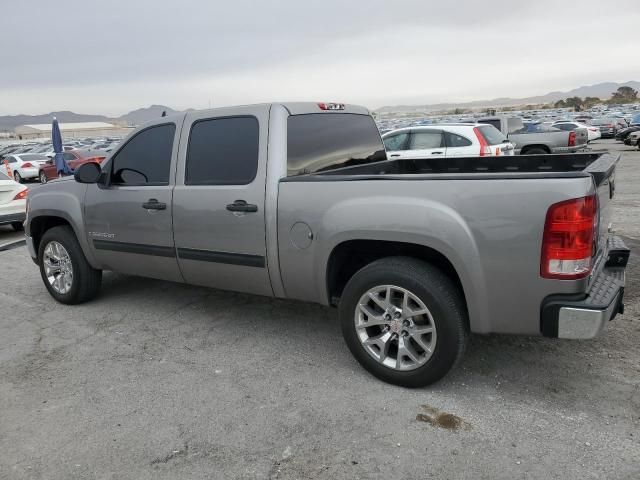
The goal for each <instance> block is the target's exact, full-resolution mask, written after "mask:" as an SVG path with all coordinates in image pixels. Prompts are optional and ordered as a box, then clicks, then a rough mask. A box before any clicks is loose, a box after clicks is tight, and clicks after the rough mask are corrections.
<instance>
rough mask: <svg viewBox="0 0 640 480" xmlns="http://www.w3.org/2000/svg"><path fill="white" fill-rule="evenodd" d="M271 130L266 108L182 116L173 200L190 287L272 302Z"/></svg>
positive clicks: (182, 263) (181, 260) (177, 238)
mask: <svg viewBox="0 0 640 480" xmlns="http://www.w3.org/2000/svg"><path fill="white" fill-rule="evenodd" d="M268 122H269V106H268V105H260V106H250V107H241V108H233V109H219V110H216V112H215V114H212V113H211V112H194V113H189V114H187V116H186V119H185V124H184V130H183V135H182V138H181V140H180V149H179V152H180V153H179V155H178V169H177V181H176V188H175V190H174V196H173V205H174V208H173V228H174V238H175V243H176V249H177V254H178V262H179V264H180V269H181V271H182V274H183V276H184V278H185V280H186V281H187V283H192V284H196V285H204V286H208V287H214V288H220V289H223V290H233V291H240V292H248V293H255V294H259V295H273V291H272V289H271V282H270V280H269V272H268V269H267V264H266V243H265V215H264V213H265V212H264V200H265V177H266V163H267V137H268V130H267V127H268Z"/></svg>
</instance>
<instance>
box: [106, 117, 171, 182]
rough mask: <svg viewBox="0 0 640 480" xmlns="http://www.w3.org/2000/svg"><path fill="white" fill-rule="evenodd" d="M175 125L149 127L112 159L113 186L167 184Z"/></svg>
mask: <svg viewBox="0 0 640 480" xmlns="http://www.w3.org/2000/svg"><path fill="white" fill-rule="evenodd" d="M175 132H176V126H175V125H174V124H173V123H168V124H164V125H157V126H153V127H149V128H146V129H144V130H142V131H141V132H140V133H138V134H137V135H136V136H134V137H133V138H131V140H129V141H128V142H127V143H126V144H125V145H124V147H122V148H121V149H120V150H118V152H117V153H116V155H115V156H114V157H113V161H112V162H111V163H112V166H113V167H112V170H111V183H112V184H114V185H125V186H126V185H131V186H133V185H138V186H139V185H167V184H168V183H169V170H170V167H171V153H172V151H173V137H174V136H175Z"/></svg>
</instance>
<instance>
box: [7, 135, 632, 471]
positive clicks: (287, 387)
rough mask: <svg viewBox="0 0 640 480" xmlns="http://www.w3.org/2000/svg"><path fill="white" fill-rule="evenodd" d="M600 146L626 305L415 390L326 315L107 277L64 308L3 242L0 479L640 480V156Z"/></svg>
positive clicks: (503, 339) (509, 342)
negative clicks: (376, 370)
mask: <svg viewBox="0 0 640 480" xmlns="http://www.w3.org/2000/svg"><path fill="white" fill-rule="evenodd" d="M598 147H605V148H610V149H611V150H616V151H620V152H622V154H623V159H622V161H621V163H620V164H619V167H618V175H617V197H616V199H615V216H614V218H615V224H616V229H617V233H618V234H620V235H623V236H624V237H625V239H626V241H627V243H628V245H629V246H630V247H631V248H632V250H633V253H632V255H633V256H632V259H631V262H630V265H629V267H628V270H627V272H628V277H627V288H626V311H625V314H624V315H623V316H619V317H618V318H616V319H615V320H614V321H613V322H611V324H610V325H608V327H607V329H606V331H605V333H604V334H603V336H601V337H600V338H597V339H594V340H589V341H563V340H553V339H544V338H527V337H509V336H498V335H493V336H478V335H476V336H473V337H472V339H471V342H470V345H469V348H468V350H467V353H466V355H465V357H464V359H463V361H462V362H461V364H460V365H459V366H458V368H457V369H456V370H455V371H453V372H451V374H449V375H448V376H447V377H446V378H445V379H444V380H443V381H441V382H439V383H437V384H436V385H433V386H431V387H428V388H423V389H418V390H408V389H404V388H400V387H394V386H391V385H387V384H384V383H382V382H380V381H378V380H376V379H375V378H373V377H371V376H370V375H369V374H368V373H367V372H366V371H364V370H363V369H362V368H361V367H360V366H359V365H358V364H357V363H356V361H355V360H354V359H353V358H352V356H351V355H350V353H349V351H348V350H347V348H346V346H345V344H344V343H343V341H342V338H341V335H340V328H339V324H338V320H337V316H336V312H335V310H333V309H329V308H325V307H321V306H318V305H311V304H304V303H299V302H293V301H284V300H274V299H268V298H263V297H255V296H248V295H241V294H234V293H228V292H222V291H216V290H209V289H205V288H194V287H187V286H184V285H179V284H173V283H168V282H161V281H156V280H149V279H143V278H136V277H130V276H123V275H118V274H111V273H106V274H105V276H104V283H103V289H102V294H101V296H100V297H99V298H98V299H97V300H95V301H92V302H90V303H87V304H85V305H80V306H74V307H69V306H64V305H60V304H58V303H56V302H55V301H54V300H53V299H52V298H51V297H50V296H49V295H48V294H47V292H46V290H45V288H44V286H43V284H42V281H41V279H40V276H39V273H38V270H37V267H36V266H35V265H34V264H33V263H32V262H31V260H30V259H29V257H28V254H27V252H26V249H25V248H24V247H19V248H15V249H11V250H7V251H3V252H0V272H1V278H2V280H3V282H2V289H0V312H1V313H0V478H2V479H181V478H189V479H205V478H206V479H227V478H234V479H235V478H242V479H254V478H255V479H263V478H282V479H301V478H321V479H342V478H344V479H356V478H363V479H368V478H397V479H401V478H402V479H404V478H407V479H417V478H456V479H459V478H460V479H461V478H469V479H503V478H504V479H527V478H532V479H534V478H536V479H537V478H547V479H548V478H562V479H590V478H594V479H604V478H606V479H638V478H640V428H639V427H640V350H639V349H638V344H639V343H640V324H639V322H638V317H639V313H640V296H639V294H638V292H639V291H640V266H639V262H638V258H639V256H640V152H639V151H637V150H632V149H631V148H628V147H625V146H623V145H621V144H615V143H614V142H612V141H601V142H598V144H596V145H594V148H598ZM6 234H9V233H8V232H7V233H5V231H4V229H3V230H2V231H1V232H0V242H1V241H2V236H3V235H6Z"/></svg>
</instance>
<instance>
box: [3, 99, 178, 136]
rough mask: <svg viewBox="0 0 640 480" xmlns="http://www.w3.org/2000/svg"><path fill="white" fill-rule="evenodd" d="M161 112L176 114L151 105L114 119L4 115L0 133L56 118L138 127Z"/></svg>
mask: <svg viewBox="0 0 640 480" xmlns="http://www.w3.org/2000/svg"><path fill="white" fill-rule="evenodd" d="M163 111H166V112H167V115H170V114H172V113H177V110H174V109H173V108H170V107H167V106H164V105H151V106H150V107H147V108H139V109H137V110H133V111H132V112H129V113H125V114H124V115H122V116H120V117H116V118H110V117H107V116H104V115H87V114H83V113H74V112H69V111H62V112H50V113H45V114H42V115H6V116H4V117H3V116H0V132H11V131H13V129H14V128H16V127H17V126H20V125H32V124H42V123H51V120H52V119H53V117H56V118H57V119H58V121H59V122H60V123H78V122H110V123H117V124H124V125H139V124H141V123H145V122H148V121H149V120H153V119H154V118H159V117H160V116H161V115H162V112H163Z"/></svg>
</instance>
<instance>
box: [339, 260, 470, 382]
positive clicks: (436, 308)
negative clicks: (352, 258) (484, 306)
mask: <svg viewBox="0 0 640 480" xmlns="http://www.w3.org/2000/svg"><path fill="white" fill-rule="evenodd" d="M339 308H340V322H341V326H342V334H343V336H344V339H345V341H346V343H347V346H348V347H349V350H351V353H353V355H354V356H355V357H356V359H357V360H358V362H360V364H361V365H362V366H363V367H364V368H365V369H367V370H368V371H369V372H370V373H372V374H373V375H375V376H376V377H378V378H380V379H381V380H384V381H385V382H388V383H393V384H395V385H401V386H404V387H422V386H425V385H429V384H431V383H434V382H436V381H438V380H440V379H441V378H442V377H444V376H445V375H446V374H447V372H449V370H451V368H453V366H454V365H455V364H456V362H457V361H458V360H459V359H460V358H461V356H462V354H463V352H464V349H465V347H466V344H467V339H468V336H469V333H468V332H469V329H468V326H467V313H466V308H465V303H464V299H463V296H462V294H461V292H460V291H459V289H458V287H457V286H456V285H455V284H454V283H453V282H452V281H451V279H450V278H449V277H447V276H446V275H445V274H444V273H442V271H440V270H439V269H437V268H436V267H434V266H433V265H430V264H428V263H426V262H423V261H421V260H416V259H413V258H409V257H388V258H384V259H381V260H377V261H375V262H373V263H370V264H369V265H367V266H366V267H364V268H362V269H361V270H359V271H358V272H357V273H356V274H355V275H354V276H353V277H352V278H351V279H350V280H349V282H348V283H347V285H346V287H345V289H344V292H343V294H342V298H341V300H340V307H339Z"/></svg>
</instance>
